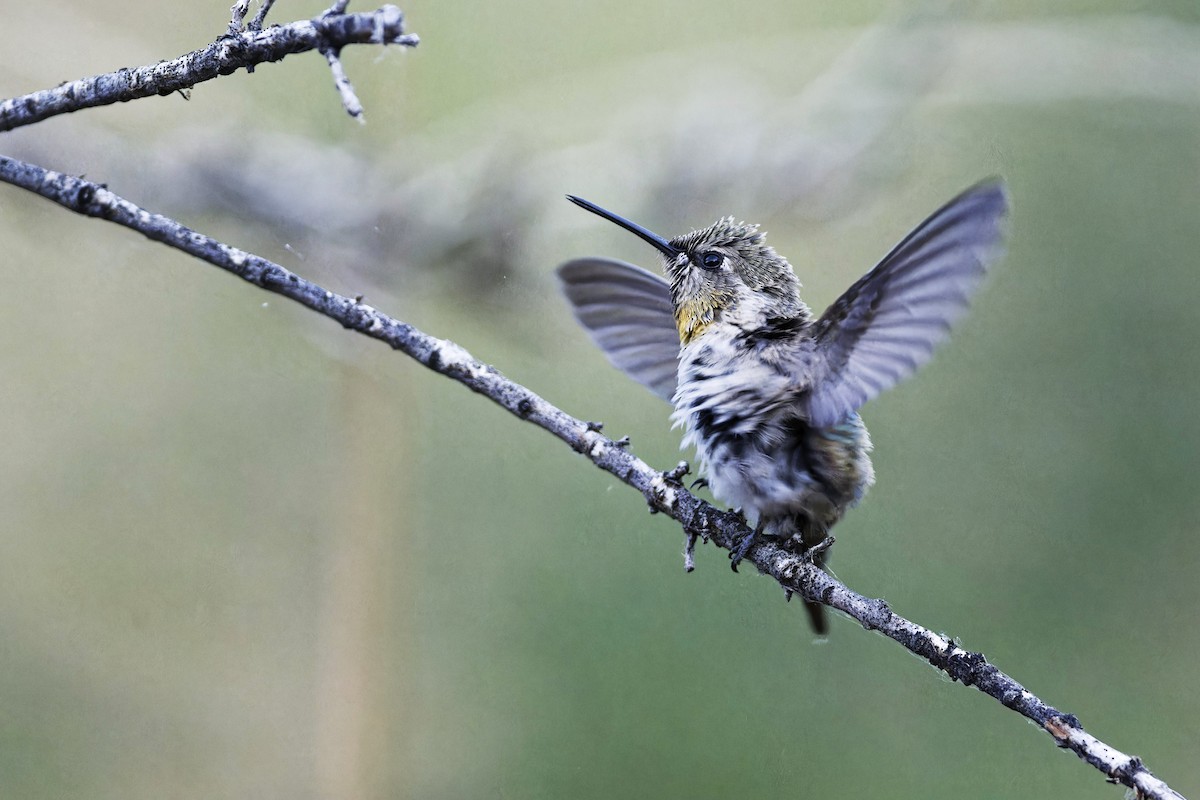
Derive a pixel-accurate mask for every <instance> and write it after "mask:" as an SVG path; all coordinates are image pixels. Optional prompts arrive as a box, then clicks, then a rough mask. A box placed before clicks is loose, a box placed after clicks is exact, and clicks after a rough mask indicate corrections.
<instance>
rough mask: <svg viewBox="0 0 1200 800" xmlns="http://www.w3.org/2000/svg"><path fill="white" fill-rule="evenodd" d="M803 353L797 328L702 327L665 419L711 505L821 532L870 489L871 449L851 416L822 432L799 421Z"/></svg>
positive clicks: (686, 353) (683, 354) (683, 360)
mask: <svg viewBox="0 0 1200 800" xmlns="http://www.w3.org/2000/svg"><path fill="white" fill-rule="evenodd" d="M764 343H766V344H768V345H769V346H765V345H764ZM780 346H783V347H788V348H792V349H791V350H790V351H789V353H788V356H789V357H788V358H786V359H780V358H778V357H777V356H778V348H779V347H780ZM805 348H810V349H811V340H810V339H808V338H807V337H806V336H805V331H804V330H802V329H801V328H799V327H797V328H795V329H794V330H792V331H788V330H787V326H784V327H782V328H779V327H773V328H770V329H768V330H766V331H761V330H759V331H754V330H752V331H747V330H745V329H743V328H738V327H737V326H733V325H724V324H721V323H717V324H716V325H713V326H711V327H710V328H709V329H708V330H707V331H705V332H704V335H703V336H700V337H698V338H696V339H695V340H693V341H692V342H691V343H689V344H686V345H684V347H683V348H682V349H681V351H680V361H679V376H678V377H679V380H678V388H677V390H676V393H675V397H674V404H675V412H674V414H673V415H672V419H673V421H674V422H675V424H676V425H677V426H680V425H681V426H683V428H684V429H685V435H684V438H683V447H685V448H686V447H688V446H691V447H694V448H695V449H696V452H697V455H698V456H699V460H700V464H701V468H702V470H703V471H704V472H705V476H706V478H707V480H708V483H709V487H710V488H711V489H712V492H713V494H714V495H715V496H716V497H717V498H718V499H719V500H721V501H722V502H724V503H726V504H728V505H730V506H734V507H740V508H741V509H743V511H744V512H745V513H746V515H747V517H748V518H750V519H762V518H765V519H768V520H770V519H773V518H783V517H793V516H796V515H799V514H803V515H805V516H808V517H812V518H814V519H817V520H819V521H820V522H821V524H822V525H824V526H825V527H828V526H830V525H832V524H833V523H834V522H836V521H837V520H838V519H839V518H840V517H841V516H842V514H843V513H844V512H845V510H846V509H847V508H849V507H850V506H852V505H853V504H854V503H856V502H857V501H858V500H859V499H861V497H862V496H863V494H864V493H865V492H866V489H867V487H869V486H870V485H871V483H872V482H873V480H874V472H873V470H872V468H871V461H870V458H869V455H868V454H869V452H870V449H871V443H870V438H869V437H868V436H867V431H866V428H865V427H864V426H863V424H862V420H861V419H859V417H858V415H857V414H853V415H851V416H850V417H848V418H847V419H846V420H844V421H842V422H841V423H839V424H838V425H835V426H833V427H827V428H816V427H813V426H811V425H809V423H808V421H807V420H806V419H805V418H804V416H803V413H802V407H803V406H802V403H801V402H799V401H800V399H801V398H802V397H803V394H804V392H805V391H806V390H807V386H808V385H809V383H808V380H807V377H808V376H807V375H806V374H804V373H805V371H806V369H807V364H809V363H811V362H810V361H808V360H806V359H805V352H806V350H805ZM785 365H786V366H785Z"/></svg>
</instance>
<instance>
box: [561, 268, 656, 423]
mask: <svg viewBox="0 0 1200 800" xmlns="http://www.w3.org/2000/svg"><path fill="white" fill-rule="evenodd" d="M558 277H559V280H561V281H562V288H563V293H564V294H565V295H566V296H567V300H569V301H570V303H571V307H572V309H573V310H574V312H575V318H576V319H578V320H579V323H580V324H581V325H583V327H584V328H586V329H587V332H588V334H589V335H590V336H591V337H592V341H594V342H595V343H596V344H597V345H599V347H600V349H601V350H603V351H604V354H605V355H606V356H608V360H609V361H610V362H612V364H613V366H615V367H617V368H618V369H620V370H621V371H622V372H624V373H625V374H626V375H628V376H629V377H631V378H633V379H634V380H635V381H637V382H638V383H640V384H642V385H643V386H645V387H646V388H648V389H650V391H652V392H654V393H655V394H656V395H658V396H659V397H661V398H662V399H664V400H666V401H668V402H670V400H671V397H672V395H674V394H675V381H676V374H677V371H678V367H679V332H678V331H677V330H676V328H675V311H674V307H673V306H672V305H671V288H670V286H668V285H667V282H666V281H664V280H663V279H662V278H660V277H658V276H657V275H654V274H652V273H650V272H647V271H646V270H644V269H640V268H639V267H635V266H633V265H631V264H626V263H624V262H622V261H614V260H611V259H607V258H579V259H575V260H574V261H568V262H567V263H565V264H563V265H562V266H561V267H559V268H558Z"/></svg>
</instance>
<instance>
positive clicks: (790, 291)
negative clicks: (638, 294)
mask: <svg viewBox="0 0 1200 800" xmlns="http://www.w3.org/2000/svg"><path fill="white" fill-rule="evenodd" d="M567 198H568V199H569V200H570V201H571V202H573V203H575V204H576V205H578V206H581V207H583V208H586V209H587V210H588V211H591V212H592V213H594V214H598V215H599V216H601V217H604V218H605V219H607V220H609V221H610V222H614V223H616V224H617V225H620V226H621V227H622V228H625V229H626V230H628V231H630V232H631V233H633V234H636V235H637V236H639V237H641V238H642V239H643V240H644V241H646V242H648V243H649V244H650V245H652V246H653V247H654V248H655V249H656V250H658V252H659V254H660V255H661V256H662V260H663V269H664V272H666V275H667V279H668V280H669V281H670V282H671V299H672V302H673V303H674V305H675V324H676V325H677V327H678V328H679V338H680V341H681V342H682V343H683V344H685V345H686V344H687V343H688V342H690V341H692V340H693V339H695V338H696V337H697V336H699V335H700V334H701V333H703V332H704V331H705V329H707V328H708V327H709V326H711V325H712V324H713V323H714V322H717V321H718V320H721V319H729V318H735V319H738V320H745V321H748V322H761V321H763V320H765V319H766V318H767V317H794V316H798V315H803V314H807V311H808V309H807V308H806V307H805V306H804V304H803V303H802V302H801V301H800V297H799V289H800V282H799V281H798V280H796V275H795V273H794V272H792V267H791V265H790V264H788V262H787V260H786V259H784V258H783V257H782V256H780V255H779V254H778V253H776V252H775V250H774V249H773V248H771V247H769V246H768V245H767V244H765V243H764V241H763V238H764V236H763V234H762V233H760V232H759V230H758V226H757V225H747V224H746V223H744V222H735V221H734V219H733V217H725V218H723V219H720V220H717V221H716V222H714V223H713V224H712V225H710V226H708V227H707V228H701V229H699V230H695V231H692V232H691V233H687V234H684V235H683V236H677V237H675V238H674V239H670V240H667V239H664V238H662V237H661V236H659V235H658V234H655V233H652V232H650V231H648V230H646V229H645V228H643V227H642V226H640V225H638V224H636V223H633V222H630V221H629V220H627V219H625V218H624V217H620V216H617V215H616V214H613V213H612V212H611V211H607V210H605V209H603V208H601V207H600V206H597V205H595V204H594V203H590V202H588V201H587V200H583V199H581V198H578V197H573V196H571V195H567Z"/></svg>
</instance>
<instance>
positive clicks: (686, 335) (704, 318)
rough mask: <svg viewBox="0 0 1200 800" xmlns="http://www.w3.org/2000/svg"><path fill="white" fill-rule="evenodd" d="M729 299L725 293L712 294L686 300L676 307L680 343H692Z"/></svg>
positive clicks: (676, 322) (676, 323) (676, 325)
mask: <svg viewBox="0 0 1200 800" xmlns="http://www.w3.org/2000/svg"><path fill="white" fill-rule="evenodd" d="M727 301H728V297H726V296H725V295H715V294H710V295H707V296H704V297H696V298H693V299H691V300H685V301H684V302H682V303H680V304H679V305H678V307H676V309H675V327H676V328H677V329H678V330H679V343H680V344H681V345H686V344H690V343H691V342H692V340H694V339H695V338H696V337H697V336H699V335H700V334H702V333H704V331H706V330H708V328H709V327H710V326H711V325H712V324H713V321H714V320H715V318H716V313H717V310H718V309H720V308H722V307H724V305H725V303H726V302H727Z"/></svg>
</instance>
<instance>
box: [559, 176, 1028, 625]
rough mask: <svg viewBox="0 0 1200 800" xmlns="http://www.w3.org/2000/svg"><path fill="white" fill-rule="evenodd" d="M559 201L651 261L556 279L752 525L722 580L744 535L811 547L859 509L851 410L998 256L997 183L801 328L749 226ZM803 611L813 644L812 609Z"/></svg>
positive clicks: (574, 269) (1001, 193)
mask: <svg viewBox="0 0 1200 800" xmlns="http://www.w3.org/2000/svg"><path fill="white" fill-rule="evenodd" d="M567 199H568V200H570V201H571V202H572V203H575V204H576V205H578V206H581V207H583V208H585V209H587V210H588V211H590V212H592V213H593V214H598V215H599V216H601V217H603V218H604V219H607V220H609V221H610V222H613V223H616V224H617V225H619V226H621V227H622V228H624V229H625V230H627V231H629V232H631V233H633V234H634V235H636V236H638V237H640V238H641V239H642V240H644V241H645V242H647V243H648V244H650V245H651V246H652V247H654V248H655V249H656V250H657V251H658V253H659V255H660V256H661V260H662V266H663V272H664V274H665V276H666V277H665V279H664V278H660V277H659V276H657V275H655V274H653V273H651V272H648V271H646V270H643V269H641V268H639V267H635V266H633V265H631V264H627V263H624V262H622V261H616V260H613V259H608V258H581V259H575V260H572V261H568V262H566V263H565V264H563V265H562V266H560V267H559V268H558V276H559V279H560V280H561V282H562V288H563V291H564V293H565V295H566V297H567V300H568V301H569V302H570V304H571V306H572V308H573V311H574V314H575V317H576V319H577V320H578V321H579V323H580V324H581V325H582V326H583V327H584V328H585V329H586V330H587V332H588V333H589V335H590V336H591V338H592V340H593V341H594V342H595V343H596V344H597V345H598V346H599V347H600V349H601V350H603V351H604V353H605V355H606V356H607V357H608V360H609V361H610V362H611V363H612V364H613V365H614V366H616V367H617V368H618V369H620V370H621V371H622V372H624V373H625V374H627V375H628V376H630V377H631V378H633V379H634V380H636V381H638V382H639V383H641V384H643V385H644V386H646V387H647V388H648V389H650V391H652V392H653V393H654V394H656V395H658V396H659V397H661V398H663V399H664V400H666V401H668V402H670V403H671V404H672V405H673V406H674V412H673V413H672V415H671V420H672V422H673V423H674V425H675V427H682V428H683V430H684V436H683V442H682V445H681V448H682V449H687V448H695V451H696V454H697V456H698V458H699V463H700V471H701V474H702V475H703V478H702V480H703V481H704V482H705V483H707V485H708V487H709V488H710V490H711V491H712V493H713V496H714V497H716V498H717V499H718V500H720V501H721V502H723V503H726V504H727V505H729V506H732V507H735V508H740V509H741V510H742V513H743V514H744V515H745V518H746V520H747V522H748V523H750V524H752V525H753V529H752V530H753V532H752V533H751V534H750V535H748V536H746V537H745V539H744V540H743V541H742V542H740V543H739V545H738V547H737V549H736V550H735V551H733V552H731V554H730V559H731V562H732V567H733V569H734V571H736V570H737V565H738V562H740V561H741V559H742V558H743V557H744V556H745V555H746V554H747V553H748V552H749V551H750V549H751V548H752V547H753V545H754V543H755V541H757V540H758V537H764V536H765V537H770V538H771V539H772V540H774V541H775V542H777V543H778V544H779V545H780V546H781V547H784V548H785V549H787V550H789V551H791V552H795V553H803V552H805V551H807V550H809V549H811V548H813V547H814V546H815V545H817V544H819V543H821V542H823V541H824V540H825V538H826V537H827V536H828V534H829V530H830V528H832V527H833V525H834V524H835V523H837V522H838V521H839V520H840V519H841V518H842V516H843V515H844V514H845V513H846V511H847V510H848V509H849V508H851V507H853V506H854V505H856V504H857V503H858V502H859V501H860V500H862V498H863V495H864V494H865V493H866V491H867V489H868V488H870V486H871V485H872V484H873V483H874V481H875V473H874V470H873V468H872V466H871V459H870V453H871V439H870V437H869V435H868V434H867V429H866V427H865V426H864V425H863V421H862V418H861V417H860V416H859V409H860V408H861V407H862V405H863V404H864V403H866V402H867V401H868V400H871V399H872V398H874V397H875V396H876V395H878V394H880V393H881V392H883V391H884V390H886V389H889V388H891V387H892V386H894V385H895V384H896V383H898V382H900V381H901V380H903V379H905V378H906V377H908V376H909V375H911V374H912V373H913V372H914V371H915V370H916V369H917V368H918V367H919V366H921V365H922V364H924V363H925V362H927V361H928V360H929V358H930V357H931V355H932V353H933V349H934V347H935V346H936V345H937V344H939V343H940V342H941V341H942V340H943V339H945V338H946V336H947V333H948V331H949V329H950V326H951V324H952V323H954V322H955V321H956V320H957V319H958V318H959V317H961V316H962V314H963V313H964V312H965V311H966V308H967V305H968V302H969V300H970V297H971V295H972V294H973V293H974V292H975V290H976V289H977V288H978V287H979V285H980V283H982V281H983V278H984V275H985V274H986V272H987V270H988V268H989V266H990V265H991V264H992V263H993V262H994V261H995V260H996V259H997V258H998V256H999V254H1000V251H1001V248H1002V241H1001V240H1002V235H1003V233H1002V221H1003V218H1004V217H1005V215H1006V214H1007V209H1008V201H1007V198H1006V193H1005V190H1004V186H1003V184H1002V183H1001V182H1000V181H999V180H994V179H993V180H989V181H985V182H982V183H979V184H977V185H975V186H973V187H971V188H969V189H967V190H966V191H964V192H963V193H961V194H960V195H958V196H957V197H955V198H954V199H953V200H951V201H950V202H948V203H946V204H945V205H944V206H942V207H941V208H940V209H938V210H937V211H935V212H934V213H933V214H932V215H930V216H929V218H928V219H926V220H925V221H924V222H922V223H921V224H920V225H918V226H917V227H916V228H915V229H914V230H913V231H912V232H911V233H909V234H908V235H907V236H905V237H904V238H903V239H901V240H900V243H899V244H897V245H896V246H895V247H893V248H892V249H891V251H890V252H888V254H887V255H885V256H884V257H883V259H882V260H881V261H880V262H879V263H878V264H876V265H875V267H874V268H873V269H871V271H869V272H868V273H867V274H866V275H864V276H863V277H862V278H860V279H859V280H858V281H857V282H856V283H855V284H854V285H853V286H851V287H850V288H849V289H847V290H846V292H845V293H843V294H842V296H841V297H839V298H838V299H837V300H836V301H834V303H833V305H831V306H830V307H829V308H828V309H826V310H825V312H824V313H823V314H822V315H821V316H820V317H814V316H813V313H812V311H810V309H809V307H808V306H807V305H806V304H805V303H804V301H803V300H802V299H801V298H800V282H799V281H798V280H797V278H796V274H795V272H794V271H793V270H792V267H791V265H790V264H788V262H787V260H786V259H785V258H784V257H783V256H781V255H779V254H778V253H776V252H775V250H774V249H773V248H772V247H770V246H768V245H767V244H766V241H765V236H764V234H763V233H762V232H760V231H759V229H758V226H757V225H749V224H746V223H744V222H736V221H735V220H734V218H733V217H724V218H722V219H719V220H717V221H716V222H715V223H713V224H712V225H710V226H708V227H707V228H700V229H699V230H694V231H692V232H691V233H687V234H684V235H682V236H677V237H675V238H674V239H665V238H663V237H661V236H659V235H658V234H655V233H652V232H651V231H649V230H647V229H646V228H643V227H642V226H640V225H638V224H636V223H634V222H631V221H630V220H628V219H625V218H624V217H621V216H618V215H617V214H614V213H612V212H611V211H608V210H606V209H604V208H601V207H600V206H598V205H596V204H594V203H592V202H589V201H587V200H584V199H582V198H579V197H575V196H573V195H567ZM827 554H828V549H827V548H822V549H821V550H820V551H819V552H818V554H817V555H816V556H815V558H814V563H816V564H817V566H819V567H822V568H823V567H824V566H825V559H826V557H827ZM806 608H807V610H808V612H809V617H810V620H811V622H812V625H813V628H814V629H815V631H816V632H817V633H818V634H820V635H824V634H825V633H827V631H828V620H827V619H826V616H825V608H824V606H822V605H820V604H817V603H806Z"/></svg>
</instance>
